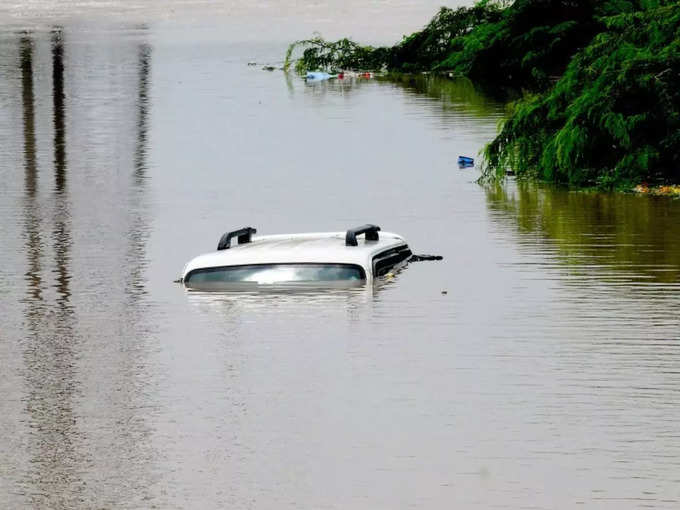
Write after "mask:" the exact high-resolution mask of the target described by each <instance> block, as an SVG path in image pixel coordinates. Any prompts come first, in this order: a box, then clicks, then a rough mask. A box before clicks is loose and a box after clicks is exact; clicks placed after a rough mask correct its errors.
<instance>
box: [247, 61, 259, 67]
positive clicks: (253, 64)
mask: <svg viewBox="0 0 680 510" xmlns="http://www.w3.org/2000/svg"><path fill="white" fill-rule="evenodd" d="M248 65H249V66H256V65H257V62H248Z"/></svg>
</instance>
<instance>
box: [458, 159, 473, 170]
mask: <svg viewBox="0 0 680 510" xmlns="http://www.w3.org/2000/svg"><path fill="white" fill-rule="evenodd" d="M474 164H475V160H474V159H472V158H468V157H467V156H458V166H459V167H461V168H466V167H469V166H474Z"/></svg>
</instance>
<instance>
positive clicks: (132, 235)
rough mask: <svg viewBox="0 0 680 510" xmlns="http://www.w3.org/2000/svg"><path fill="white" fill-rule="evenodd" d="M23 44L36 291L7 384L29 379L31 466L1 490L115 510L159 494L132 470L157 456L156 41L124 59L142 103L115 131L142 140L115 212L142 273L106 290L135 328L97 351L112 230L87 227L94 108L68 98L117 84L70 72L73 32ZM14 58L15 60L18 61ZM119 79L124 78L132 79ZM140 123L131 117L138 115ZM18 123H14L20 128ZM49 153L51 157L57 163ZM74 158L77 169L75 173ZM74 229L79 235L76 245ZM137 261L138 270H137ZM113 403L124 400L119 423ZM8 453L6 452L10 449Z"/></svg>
mask: <svg viewBox="0 0 680 510" xmlns="http://www.w3.org/2000/svg"><path fill="white" fill-rule="evenodd" d="M16 42H17V46H18V55H17V58H16V64H17V66H18V68H19V71H20V82H19V85H20V90H21V92H20V94H19V97H20V98H21V105H22V113H21V118H22V120H23V122H22V123H21V124H20V125H21V128H22V131H23V144H22V146H21V148H20V152H19V154H20V155H21V156H22V157H21V159H23V167H24V180H23V182H24V186H23V207H22V209H21V212H20V214H18V213H19V211H14V212H13V211H11V210H9V212H10V217H12V214H18V215H17V220H18V221H19V223H20V224H21V225H22V226H23V233H22V237H23V239H24V247H23V249H22V250H21V251H22V252H23V255H24V256H25V258H26V262H25V268H26V271H25V281H26V285H25V295H24V297H23V298H22V299H21V302H22V304H23V306H24V311H23V315H24V321H23V322H24V326H23V335H22V334H20V332H19V331H12V330H10V336H9V337H8V339H11V340H15V341H17V342H18V345H20V346H21V350H22V354H23V355H22V360H23V361H22V363H21V365H20V366H18V365H17V364H16V362H17V360H9V361H11V363H7V364H6V363H5V362H3V366H5V367H8V368H9V370H8V371H7V372H6V374H7V375H10V374H12V373H16V374H17V375H18V376H20V377H21V379H22V380H23V383H22V386H23V395H22V396H21V402H22V404H23V408H24V410H23V412H22V413H21V414H20V415H19V416H17V415H14V416H12V415H10V417H9V419H10V423H12V422H14V423H15V424H17V423H21V424H22V428H23V427H25V428H23V432H22V436H23V443H24V444H25V453H26V455H27V457H26V458H24V457H22V456H21V455H17V454H18V453H19V452H18V451H15V452H13V456H14V458H15V459H16V461H15V462H16V463H14V462H10V463H9V465H6V466H5V469H7V471H6V472H4V471H3V472H2V473H0V474H2V476H1V477H0V478H4V476H5V475H9V476H10V486H13V487H14V489H12V490H9V491H7V492H6V493H5V491H4V490H3V491H0V492H3V496H2V498H0V506H2V507H7V508H10V507H21V506H25V505H30V506H34V507H38V508H48V507H49V508H78V507H80V506H81V505H82V503H83V501H86V500H90V501H95V500H96V501H99V502H100V503H101V505H103V506H111V505H113V506H118V505H120V504H124V503H125V501H128V502H130V501H134V500H141V499H143V498H144V497H145V494H146V491H147V490H148V489H149V478H148V477H147V476H146V475H145V473H147V472H148V471H149V465H148V464H144V463H142V464H140V463H136V464H134V465H136V466H138V467H139V468H141V470H140V469H136V468H134V467H131V465H130V462H129V461H130V459H131V458H133V457H135V458H147V459H149V458H150V456H151V455H152V452H151V450H150V449H149V448H148V447H147V446H145V444H144V443H145V442H146V436H147V435H148V427H147V426H146V425H145V424H144V418H143V417H142V416H140V415H139V412H138V411H137V409H138V408H139V402H140V397H143V396H142V395H141V394H140V389H141V388H142V384H141V382H140V381H139V380H136V379H139V377H140V375H142V376H143V377H144V376H146V374H143V373H142V371H140V363H143V358H140V354H143V350H144V348H143V347H142V346H140V345H136V344H138V343H139V342H138V340H137V339H136V337H137V336H139V335H140V334H141V333H140V332H141V330H140V327H141V322H140V321H142V320H143V318H142V316H141V314H140V299H139V298H138V297H137V298H136V297H135V296H139V295H141V294H143V293H144V267H145V264H144V257H145V255H144V252H145V244H146V238H147V234H146V230H147V226H146V225H147V222H148V219H147V218H146V214H145V213H144V211H143V207H144V205H143V204H144V201H145V197H144V188H143V185H144V171H145V168H146V150H147V148H146V145H147V142H146V131H147V129H148V127H147V124H148V120H147V118H148V87H149V84H148V83H149V72H150V49H149V46H148V44H146V43H142V44H140V45H138V46H135V47H133V51H134V54H136V59H133V60H132V61H130V62H126V61H125V60H124V59H121V60H120V61H118V62H115V64H116V65H117V66H123V67H126V66H129V68H130V69H131V71H130V73H129V76H130V78H133V79H134V81H133V82H132V85H133V87H135V88H137V93H136V94H135V95H133V96H131V97H130V99H131V100H132V101H133V104H131V105H130V106H132V108H131V109H130V110H129V111H126V105H125V103H124V102H123V103H122V104H121V103H119V104H116V105H115V108H116V109H117V110H118V111H120V112H122V117H121V115H120V114H118V115H116V116H114V119H115V122H121V123H122V125H120V128H118V129H116V131H115V132H114V134H115V138H113V139H110V140H109V141H108V142H109V144H110V142H112V141H118V142H119V141H120V134H121V133H127V132H129V133H130V134H131V135H132V137H131V139H130V141H131V143H130V144H129V146H130V150H129V161H130V165H129V168H128V169H127V172H129V173H128V180H129V184H126V188H127V189H125V193H129V195H128V197H129V198H128V204H125V207H124V208H121V209H119V210H118V211H117V212H116V213H114V214H113V215H111V211H109V212H107V214H108V215H109V221H110V222H114V223H115V222H119V223H123V224H124V223H128V224H129V228H128V230H127V232H124V233H122V235H121V237H120V239H121V240H124V242H123V243H121V244H122V245H123V246H124V245H126V244H127V245H128V253H127V255H126V260H127V262H125V261H123V260H121V261H120V262H119V263H122V264H124V265H126V266H127V267H128V268H129V271H130V275H129V276H126V277H125V278H124V281H125V284H126V288H125V290H124V291H123V293H121V294H118V295H116V294H115V292H114V294H113V295H111V294H110V293H109V295H108V296H106V293H104V292H99V298H101V299H102V302H101V303H100V305H101V306H102V313H103V314H104V316H110V314H111V313H116V312H115V311H114V310H115V309H116V308H117V307H118V306H119V305H120V306H121V308H119V310H118V313H119V314H120V315H119V316H120V317H121V319H122V320H123V321H124V323H123V324H119V325H114V331H115V332H116V336H117V339H118V340H120V341H123V342H124V343H123V344H119V345H113V346H110V347H107V346H105V345H97V342H96V339H97V338H98V336H91V334H88V333H87V331H88V329H90V328H91V327H94V328H97V329H98V330H99V332H100V333H101V332H103V331H105V330H106V327H105V326H104V325H103V324H101V323H100V322H99V321H100V319H96V320H95V322H91V321H92V319H91V318H90V319H84V317H83V315H86V314H84V308H83V305H84V303H87V302H88V301H89V303H90V304H89V305H87V306H88V307H89V308H92V305H95V302H94V301H92V296H91V295H88V294H87V293H83V287H82V276H83V273H82V269H83V268H82V266H81V264H82V262H81V261H82V257H83V255H85V256H86V257H87V256H89V253H92V251H93V248H94V250H95V251H96V250H97V246H98V245H99V243H100V240H99V239H98V238H97V236H98V235H99V234H100V233H101V230H102V228H107V227H108V225H102V224H100V225H98V226H97V228H96V229H95V230H94V231H92V230H89V231H86V232H83V231H82V230H81V229H82V228H83V225H82V221H83V217H82V213H81V212H80V211H82V209H83V207H85V208H86V209H89V210H91V211H93V210H95V209H96V208H97V204H96V203H95V202H93V201H92V199H91V197H90V196H88V195H87V194H86V195H83V194H82V193H81V191H80V189H82V185H83V182H82V164H83V161H82V160H81V159H79V158H78V156H77V155H76V156H74V155H73V154H72V153H70V152H69V145H74V146H81V147H82V145H83V142H84V141H85V140H87V139H88V136H89V135H90V134H91V133H90V132H88V128H87V125H86V123H83V117H82V106H81V105H79V104H77V103H75V104H74V103H72V102H69V100H68V98H69V96H70V97H71V98H73V97H74V96H76V97H77V96H78V94H80V93H82V92H81V90H78V86H79V84H77V82H78V81H79V80H80V77H81V76H82V77H83V78H86V82H81V83H88V84H93V85H94V86H95V87H96V84H97V81H98V80H108V79H109V76H106V75H103V76H97V74H96V71H95V72H94V73H92V71H91V69H88V66H85V67H84V68H78V67H75V66H73V67H71V68H70V69H69V66H68V63H69V62H73V60H75V59H76V58H77V53H78V51H79V50H80V48H79V47H77V46H68V33H67V30H66V29H64V28H62V27H55V28H52V29H51V30H49V31H45V32H35V33H22V34H20V35H19V37H18V39H17V41H16ZM46 47H47V48H48V53H47V55H49V57H47V58H45V57H46V52H44V51H42V50H43V49H44V48H46ZM69 49H71V50H73V53H70V52H69ZM3 56H4V57H10V56H11V53H10V52H7V53H4V54H3ZM2 66H3V68H5V69H9V68H10V63H9V61H5V62H2ZM108 72H115V73H117V74H118V75H120V74H121V73H120V70H111V71H108ZM88 73H89V75H88ZM7 76H11V74H7ZM50 77H51V80H50V79H49V78H50ZM100 83H101V81H100ZM6 85H8V86H11V85H12V82H11V81H8V82H7V83H6ZM121 85H122V86H126V85H125V84H124V83H122V84H121ZM48 88H49V89H51V90H48ZM45 96H47V97H50V98H51V105H50V106H51V108H49V106H48V105H46V104H45V103H44V102H43V98H44V97H45ZM48 108H49V109H48ZM128 114H131V115H129V117H127V118H126V117H125V116H126V115H128ZM38 116H49V117H51V125H52V129H51V133H50V131H49V130H47V129H45V124H44V123H43V124H41V125H40V128H36V124H37V120H36V117H38ZM7 121H9V122H10V123H11V122H12V119H11V118H10V119H7ZM41 122H42V121H41ZM126 123H127V125H126ZM69 126H70V129H69V128H68V127H69ZM130 128H132V129H130ZM119 129H121V130H122V131H119ZM128 130H130V131H128ZM50 134H51V143H50V139H49V135H50ZM110 145H111V149H108V150H109V151H111V156H113V158H114V159H113V161H117V163H118V165H117V168H116V170H117V171H116V172H115V173H112V174H109V175H108V176H107V175H106V172H103V173H102V174H100V175H99V176H98V177H99V178H104V179H106V178H108V177H111V176H115V175H116V173H118V171H120V170H121V169H122V167H121V165H120V163H121V162H120V157H121V154H120V153H119V150H120V149H121V148H122V147H121V144H120V143H115V144H110ZM48 150H49V151H51V157H49V156H48V155H47V152H48ZM69 159H71V160H72V161H75V162H76V163H75V164H74V165H70V164H69ZM103 168H105V167H104V166H102V167H100V170H101V169H103ZM8 170H10V168H3V172H6V171H8ZM50 174H51V175H50ZM5 175H7V174H5ZM51 182H53V186H51V185H50V183H51ZM8 197H11V195H8ZM74 211H75V212H74ZM74 214H76V216H75V217H74ZM116 215H117V216H118V217H116ZM128 216H129V217H128ZM126 217H128V218H126ZM74 225H77V227H74ZM74 228H77V229H78V232H76V234H75V236H74V234H73V230H74ZM83 233H86V235H85V236H83ZM111 256H115V255H113V254H112V255H111ZM111 256H107V255H106V254H105V256H104V258H103V259H100V261H99V262H98V263H103V264H104V265H105V266H109V267H110V266H111V263H112V262H113V264H116V263H117V262H116V261H115V259H111ZM130 261H135V263H134V264H130ZM91 263H92V262H90V263H88V265H91ZM74 265H75V267H74ZM79 278H80V279H81V281H80V282H77V281H76V282H75V283H76V285H75V286H76V287H77V290H76V291H74V288H73V287H74V279H79ZM74 292H77V295H74ZM83 299H84V300H85V301H84V300H83ZM114 302H115V303H114ZM95 306H96V305H95ZM88 324H89V326H88ZM17 335H18V336H17ZM141 338H143V336H142V337H141ZM93 341H94V342H93ZM92 349H95V351H96V352H97V356H101V355H104V356H105V357H106V358H107V364H108V369H103V367H98V368H97V369H96V371H95V372H94V373H92V372H91V371H90V370H91V368H89V367H88V366H87V363H86V362H83V358H84V357H85V358H87V357H88V354H87V353H88V352H89V351H91V350H92ZM105 353H107V354H105ZM5 361H8V360H5ZM84 363H85V364H84ZM102 377H103V378H102ZM15 391H16V390H15ZM93 397H94V399H93ZM11 401H12V399H10V402H11ZM111 401H117V402H118V405H117V407H116V411H115V413H114V414H112V415H111V414H110V411H111V409H110V408H109V405H110V403H111ZM93 405H94V406H95V408H99V412H98V413H97V419H96V420H95V421H92V420H84V419H83V416H87V415H90V413H89V412H88V411H87V408H88V407H90V406H93ZM99 406H103V407H99ZM107 415H109V416H107ZM20 430H21V429H20ZM20 437H21V436H20ZM20 444H21V443H20ZM22 450H23V448H22ZM2 451H5V448H4V447H3V449H2ZM5 458H6V456H5ZM93 469H94V470H95V471H92V470H93ZM102 476H104V480H113V479H116V480H118V481H117V482H116V483H114V484H113V485H110V484H109V482H108V481H104V482H102V478H101V477H102ZM121 483H123V484H124V485H126V486H128V487H130V488H131V489H133V488H134V492H131V493H125V494H121V493H120V487H121ZM2 485H3V486H4V483H3V484H2ZM87 506H90V505H89V504H88V505H87ZM97 506H100V505H97Z"/></svg>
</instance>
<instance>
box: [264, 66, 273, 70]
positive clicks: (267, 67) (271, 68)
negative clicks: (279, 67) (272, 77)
mask: <svg viewBox="0 0 680 510" xmlns="http://www.w3.org/2000/svg"><path fill="white" fill-rule="evenodd" d="M275 69H276V67H274V66H264V67H263V68H262V70H263V71H274V70H275Z"/></svg>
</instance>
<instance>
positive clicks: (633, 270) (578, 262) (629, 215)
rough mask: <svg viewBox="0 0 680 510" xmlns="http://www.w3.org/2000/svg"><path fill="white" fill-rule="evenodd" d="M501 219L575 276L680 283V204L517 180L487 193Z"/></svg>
mask: <svg viewBox="0 0 680 510" xmlns="http://www.w3.org/2000/svg"><path fill="white" fill-rule="evenodd" d="M486 195H487V201H488V206H489V210H490V212H491V214H492V216H493V218H494V219H495V220H496V221H500V222H504V223H506V224H512V225H514V226H515V227H516V229H517V231H518V232H520V233H521V234H522V235H523V238H524V239H526V238H527V235H528V234H529V235H530V234H535V236H534V237H532V238H531V239H533V240H534V241H533V242H532V243H531V244H530V245H529V247H530V248H531V249H532V250H533V251H534V253H535V252H536V244H540V245H541V246H539V247H538V249H539V251H544V252H552V255H551V257H550V258H551V259H552V260H554V261H556V262H558V263H559V264H560V265H562V266H563V267H565V268H569V270H570V272H571V274H572V275H574V276H582V277H587V276H588V275H593V276H595V277H597V278H598V279H599V280H603V281H612V280H615V281H622V282H629V283H632V282H638V283H641V284H642V283H648V284H657V283H669V284H671V283H672V284H676V283H678V284H680V202H678V201H677V200H672V199H667V198H651V199H650V198H648V197H640V196H636V195H630V194H623V193H583V192H569V191H567V190H561V189H551V188H542V187H539V186H535V185H529V184H519V185H516V186H515V185H512V184H510V185H508V186H505V187H503V186H491V187H488V188H487V190H486Z"/></svg>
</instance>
